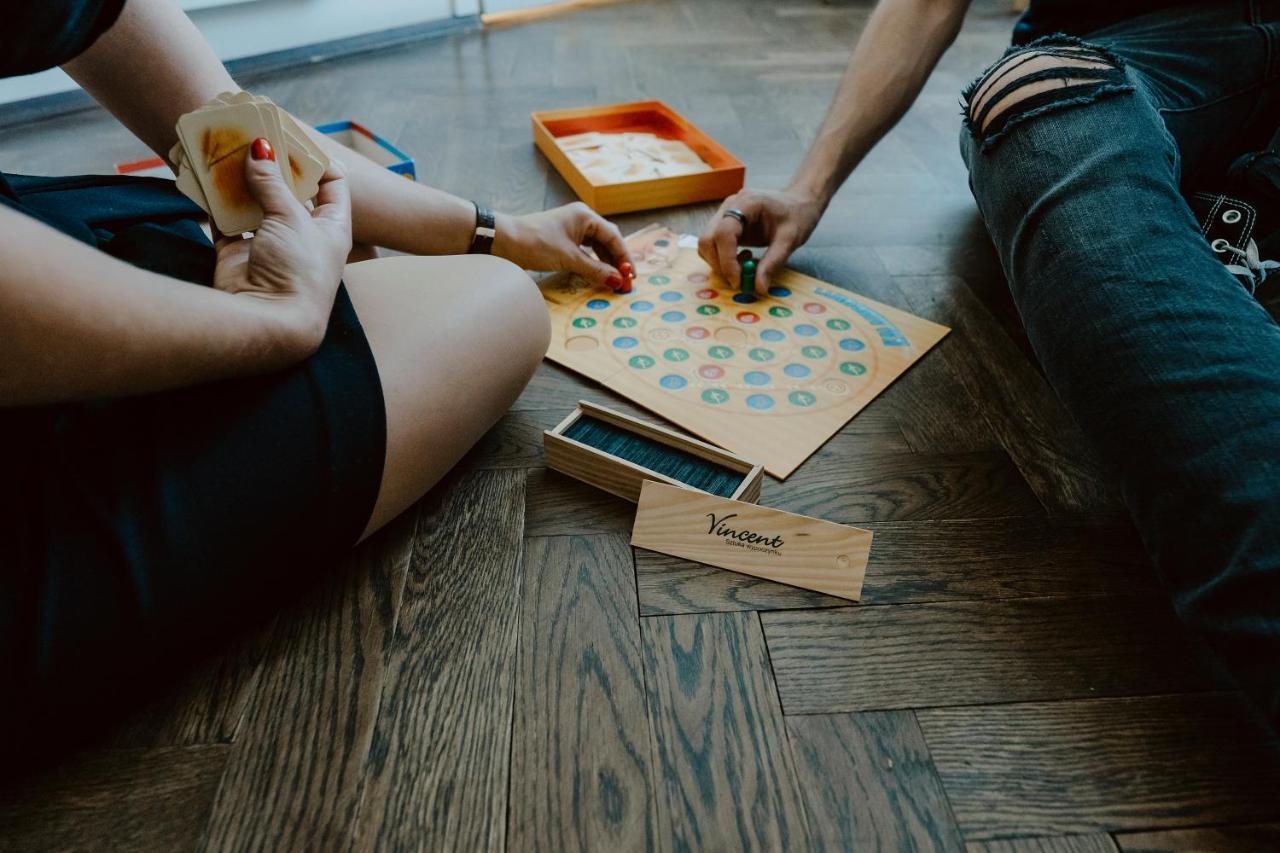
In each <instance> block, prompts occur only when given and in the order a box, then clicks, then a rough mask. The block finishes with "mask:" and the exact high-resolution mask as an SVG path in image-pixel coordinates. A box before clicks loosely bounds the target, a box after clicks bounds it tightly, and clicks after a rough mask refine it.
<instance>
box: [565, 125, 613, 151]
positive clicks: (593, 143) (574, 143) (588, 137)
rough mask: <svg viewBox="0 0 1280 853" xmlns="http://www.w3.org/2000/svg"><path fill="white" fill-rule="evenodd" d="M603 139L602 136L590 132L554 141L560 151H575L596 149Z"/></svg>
mask: <svg viewBox="0 0 1280 853" xmlns="http://www.w3.org/2000/svg"><path fill="white" fill-rule="evenodd" d="M604 138H605V137H604V134H602V133H598V132H596V131H594V130H592V131H588V132H586V133H575V134H572V135H570V136H561V137H559V138H557V139H556V145H558V146H560V150H561V151H577V150H578V149H580V148H596V147H598V146H599V145H600V144H601V142H602V141H603V140H604Z"/></svg>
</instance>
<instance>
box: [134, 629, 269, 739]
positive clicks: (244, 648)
mask: <svg viewBox="0 0 1280 853" xmlns="http://www.w3.org/2000/svg"><path fill="white" fill-rule="evenodd" d="M272 632H273V625H268V626H266V627H263V628H261V629H259V630H257V631H256V632H254V633H252V634H251V635H249V636H246V637H242V638H239V639H237V640H235V641H233V642H232V644H231V646H230V648H228V649H227V650H226V651H224V652H221V653H220V654H217V655H216V656H214V657H213V658H211V659H209V660H206V661H204V662H203V663H201V664H199V665H198V666H197V667H196V669H195V670H194V671H193V672H192V673H191V674H190V675H189V676H187V678H185V679H184V680H183V681H182V683H181V684H178V685H176V686H175V687H174V688H173V689H172V691H171V692H169V693H167V694H165V695H164V696H162V697H161V698H160V699H159V700H157V701H156V702H154V703H153V704H151V705H150V706H148V707H146V708H144V709H142V710H141V711H139V712H138V713H136V714H133V715H132V716H131V717H130V718H129V719H128V720H127V721H126V722H125V723H123V724H122V725H121V727H120V729H119V731H118V732H117V733H116V735H115V736H114V737H113V738H112V743H113V744H114V745H116V746H181V745H192V744H207V743H230V742H231V741H233V740H235V738H236V735H237V733H238V732H239V730H240V726H241V725H242V723H243V722H244V717H245V713H246V712H247V710H248V708H249V703H250V701H251V700H252V698H253V695H254V690H255V689H256V687H257V684H258V678H259V676H260V675H261V671H262V658H263V655H264V654H265V653H266V649H267V646H268V644H269V642H270V638H271V635H272Z"/></svg>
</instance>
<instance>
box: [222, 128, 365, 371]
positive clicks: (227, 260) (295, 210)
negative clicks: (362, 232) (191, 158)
mask: <svg viewBox="0 0 1280 853" xmlns="http://www.w3.org/2000/svg"><path fill="white" fill-rule="evenodd" d="M251 155H252V156H250V157H247V158H245V165H244V168H245V179H246V184H247V186H248V191H249V193H250V194H251V195H252V196H253V198H254V200H255V201H257V203H258V204H259V205H260V206H261V207H262V211H263V220H262V225H261V226H260V227H259V228H258V229H257V231H256V232H254V236H253V237H251V238H245V237H243V236H240V235H237V236H232V237H227V236H222V235H218V239H217V241H216V247H217V253H218V255H217V268H216V270H215V272H214V280H213V285H214V287H216V288H217V289H218V290H221V291H224V292H227V293H232V294H237V295H241V296H245V297H248V298H252V299H257V300H261V305H262V310H264V311H266V312H268V314H269V315H270V316H271V318H272V319H273V321H274V323H273V325H276V324H278V325H276V328H278V329H279V331H280V334H281V344H282V345H283V346H286V347H288V348H289V349H290V351H291V352H296V354H297V357H299V358H302V357H305V356H307V355H310V354H311V353H312V352H313V351H315V349H316V348H317V347H319V345H320V342H321V341H322V340H323V339H324V334H325V329H326V328H327V327H328V322H329V312H330V311H331V310H332V309H333V300H334V296H335V294H336V293H337V291H338V283H339V281H340V280H341V278H342V271H343V268H344V267H345V265H346V262H347V255H348V254H349V253H350V251H351V196H350V193H349V191H348V189H347V182H346V175H345V172H344V170H343V168H342V166H341V164H339V163H337V162H332V163H330V164H329V168H328V169H326V171H325V172H324V175H323V176H322V177H321V179H320V188H319V191H318V192H317V194H316V197H315V204H314V208H313V209H312V210H307V209H306V208H305V207H303V205H302V204H301V203H300V202H299V201H298V200H297V199H296V198H294V196H293V193H292V192H291V191H290V189H289V187H288V185H287V184H286V183H285V180H284V177H283V176H282V175H281V173H280V167H279V164H278V163H277V162H276V160H275V155H274V151H273V150H272V148H271V145H270V143H269V142H267V141H266V140H265V139H257V140H255V141H254V143H253V146H252V148H251Z"/></svg>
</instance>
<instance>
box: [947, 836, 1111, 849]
mask: <svg viewBox="0 0 1280 853" xmlns="http://www.w3.org/2000/svg"><path fill="white" fill-rule="evenodd" d="M965 853H1118V848H1117V847H1116V845H1115V842H1114V841H1112V840H1111V836H1110V835H1057V836H1050V837H1048V838H1011V839H1006V840H1003V841H972V842H970V843H969V844H968V845H966V846H965Z"/></svg>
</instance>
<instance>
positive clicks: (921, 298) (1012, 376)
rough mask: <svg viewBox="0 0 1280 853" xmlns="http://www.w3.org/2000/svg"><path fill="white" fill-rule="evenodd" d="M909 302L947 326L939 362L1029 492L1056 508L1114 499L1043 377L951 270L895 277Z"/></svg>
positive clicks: (1095, 505)
mask: <svg viewBox="0 0 1280 853" xmlns="http://www.w3.org/2000/svg"><path fill="white" fill-rule="evenodd" d="M902 288H903V290H904V291H905V292H906V294H907V299H908V300H909V301H910V303H911V306H912V308H914V309H915V311H916V312H917V313H919V314H921V315H922V316H924V317H928V318H929V319H931V320H933V321H935V322H938V323H943V324H945V325H949V326H952V327H954V328H955V331H954V332H953V333H952V334H953V335H954V336H956V337H957V339H958V340H959V341H961V342H963V344H964V345H963V346H953V347H950V348H949V349H948V351H947V354H946V359H947V361H948V362H949V363H950V364H951V365H952V367H953V368H954V369H955V372H956V374H957V375H958V376H959V377H960V380H961V382H963V383H964V385H965V387H966V388H967V389H968V391H969V393H970V395H972V396H973V397H974V399H976V400H977V401H978V403H979V407H980V409H981V411H982V414H983V417H985V418H986V419H987V421H988V423H990V424H991V426H992V428H993V430H994V431H995V433H996V435H997V437H998V438H999V440H1000V444H1001V446H1003V447H1004V448H1005V450H1007V451H1008V452H1009V455H1010V457H1011V458H1012V459H1013V461H1014V464H1015V465H1017V466H1018V470H1019V471H1021V472H1022V474H1023V476H1024V477H1026V479H1027V482H1028V483H1029V484H1030V485H1031V488H1032V490H1033V491H1035V493H1036V495H1037V496H1038V497H1039V498H1040V499H1041V501H1043V502H1044V504H1045V505H1046V506H1047V507H1049V508H1050V510H1051V511H1057V512H1080V511H1096V510H1099V509H1110V508H1115V507H1119V506H1120V499H1119V494H1118V492H1117V489H1116V487H1115V485H1114V483H1113V482H1112V479H1111V477H1110V476H1109V475H1107V474H1106V473H1104V472H1103V469H1102V464H1101V462H1099V461H1098V459H1097V457H1096V456H1095V454H1094V453H1093V450H1092V448H1091V447H1090V446H1089V444H1088V443H1087V442H1086V440H1085V438H1084V436H1083V435H1082V434H1081V433H1080V430H1079V428H1078V427H1076V425H1075V422H1074V421H1073V420H1072V419H1071V416H1070V415H1069V414H1067V411H1066V409H1064V408H1063V406H1062V403H1061V402H1060V401H1059V400H1058V397H1057V396H1056V395H1055V394H1054V393H1053V390H1052V389H1051V388H1050V387H1049V384H1048V383H1047V382H1046V381H1045V379H1044V376H1043V375H1041V374H1040V372H1039V371H1038V370H1036V368H1035V367H1033V366H1032V363H1031V362H1029V361H1028V360H1027V358H1026V356H1025V354H1024V353H1022V352H1021V351H1020V350H1019V349H1018V347H1017V345H1016V344H1014V342H1013V341H1012V340H1010V339H1009V337H1008V336H1007V335H1006V334H1005V333H1004V331H1003V330H1002V329H1001V328H1000V326H999V323H998V322H997V321H996V319H995V318H994V317H993V316H992V315H991V313H990V312H989V311H987V309H986V308H985V307H984V306H983V305H982V303H981V302H979V301H978V299H977V297H975V296H974V295H973V292H972V291H971V290H970V289H969V287H968V286H967V285H966V284H965V282H964V281H963V280H961V279H959V278H956V277H954V276H945V275H941V276H922V277H916V278H912V279H910V280H909V281H905V282H902Z"/></svg>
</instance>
